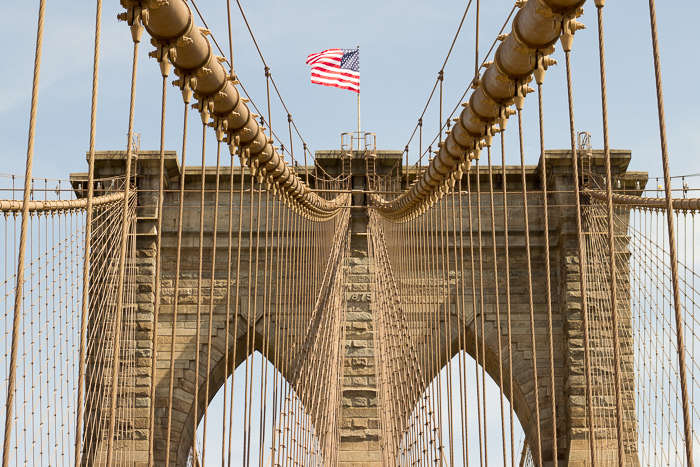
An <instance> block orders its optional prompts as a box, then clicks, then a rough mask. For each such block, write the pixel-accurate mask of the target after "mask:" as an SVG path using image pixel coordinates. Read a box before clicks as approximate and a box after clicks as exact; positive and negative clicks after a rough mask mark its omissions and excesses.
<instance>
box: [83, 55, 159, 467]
mask: <svg viewBox="0 0 700 467" xmlns="http://www.w3.org/2000/svg"><path fill="white" fill-rule="evenodd" d="M163 60H167V58H163ZM167 79H168V76H167V75H165V76H163V91H162V102H161V112H160V155H159V166H158V167H159V168H158V207H157V213H156V217H157V218H158V219H157V220H156V268H155V276H156V283H155V290H154V292H155V293H154V299H153V341H152V342H153V343H152V346H153V349H152V350H151V408H150V416H149V421H148V433H149V436H148V465H149V467H153V463H154V459H153V449H154V435H155V421H154V420H155V410H156V404H155V400H156V362H157V353H158V317H159V314H160V295H161V279H160V273H161V251H160V250H161V240H162V236H163V235H162V230H163V202H164V195H163V188H164V184H165V102H166V95H167V94H166V89H167V88H166V87H167ZM76 467H77V466H76Z"/></svg>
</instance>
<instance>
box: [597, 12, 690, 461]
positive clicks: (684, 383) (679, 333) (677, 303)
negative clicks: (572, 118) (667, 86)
mask: <svg viewBox="0 0 700 467" xmlns="http://www.w3.org/2000/svg"><path fill="white" fill-rule="evenodd" d="M649 16H650V19H651V37H652V46H653V50H654V74H655V76H656V98H657V105H658V112H659V135H660V138H661V159H662V163H663V169H664V190H665V193H666V221H667V223H668V245H669V256H670V258H669V259H670V261H671V283H672V286H673V307H674V311H675V320H676V345H677V347H678V372H679V377H680V383H681V397H682V399H683V400H682V407H683V431H684V434H685V455H686V461H687V462H688V466H689V467H693V465H694V460H693V442H694V441H693V431H692V426H691V423H692V421H691V420H692V419H691V415H690V407H689V402H688V380H687V376H686V370H687V369H686V363H685V338H684V332H685V331H684V328H683V318H682V316H681V298H680V291H679V279H678V258H677V252H676V234H675V228H674V224H673V216H674V212H673V200H672V195H671V174H670V172H669V170H670V169H669V161H668V143H667V140H666V115H665V111H664V93H663V86H662V82H661V57H660V53H659V37H658V32H657V29H656V2H655V0H649ZM608 196H609V195H608Z"/></svg>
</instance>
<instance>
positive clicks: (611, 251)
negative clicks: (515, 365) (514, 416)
mask: <svg viewBox="0 0 700 467" xmlns="http://www.w3.org/2000/svg"><path fill="white" fill-rule="evenodd" d="M595 3H596V7H597V12H598V50H599V52H600V91H601V101H602V105H603V144H604V148H605V173H606V177H607V180H606V181H607V183H606V184H605V190H606V192H607V214H608V257H609V258H610V279H609V281H610V312H611V314H612V338H613V359H614V365H615V375H614V379H615V407H616V412H617V417H615V420H616V424H617V459H618V464H619V465H624V464H625V440H624V431H623V423H624V419H625V417H624V411H623V406H622V387H621V386H622V375H621V371H622V370H621V365H620V324H619V320H618V315H617V314H618V313H617V312H618V310H617V264H616V263H617V262H616V260H615V224H614V222H613V219H614V218H613V200H612V186H613V181H612V173H611V167H610V145H609V132H608V91H607V86H606V77H605V41H604V37H603V5H604V3H605V2H604V0H596V2H595ZM669 181H670V180H669ZM669 193H670V192H669ZM669 196H670V194H669Z"/></svg>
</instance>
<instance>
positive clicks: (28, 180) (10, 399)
mask: <svg viewBox="0 0 700 467" xmlns="http://www.w3.org/2000/svg"><path fill="white" fill-rule="evenodd" d="M45 10H46V0H41V1H40V2H39V23H38V27H37V33H36V54H35V56H34V81H33V84H32V103H31V110H30V114H29V138H28V143H27V161H26V168H25V173H24V195H23V200H24V203H23V204H22V224H21V230H20V237H19V254H18V257H17V282H16V285H15V308H14V316H13V318H12V350H11V351H10V371H9V375H8V377H7V402H6V405H5V439H4V442H3V451H2V465H3V467H6V466H8V465H9V463H10V441H11V439H12V409H13V404H14V398H15V378H16V375H17V347H18V345H19V333H20V329H19V327H20V319H21V317H22V286H23V285H24V256H25V251H26V247H27V228H28V225H29V199H30V194H31V186H32V163H33V161H34V131H35V128H36V111H37V106H38V103H39V74H40V71H41V47H42V44H43V39H44V12H45Z"/></svg>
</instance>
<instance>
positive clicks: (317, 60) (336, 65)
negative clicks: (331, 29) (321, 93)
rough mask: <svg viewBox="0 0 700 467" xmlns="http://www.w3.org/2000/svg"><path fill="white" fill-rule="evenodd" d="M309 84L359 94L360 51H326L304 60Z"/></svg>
mask: <svg viewBox="0 0 700 467" xmlns="http://www.w3.org/2000/svg"><path fill="white" fill-rule="evenodd" d="M306 64H307V65H311V82H312V83H314V84H320V85H323V86H334V87H336V88H340V89H348V90H350V91H355V92H357V93H359V92H360V50H359V49H328V50H324V51H323V52H320V53H317V54H311V55H309V56H308V57H307V58H306Z"/></svg>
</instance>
